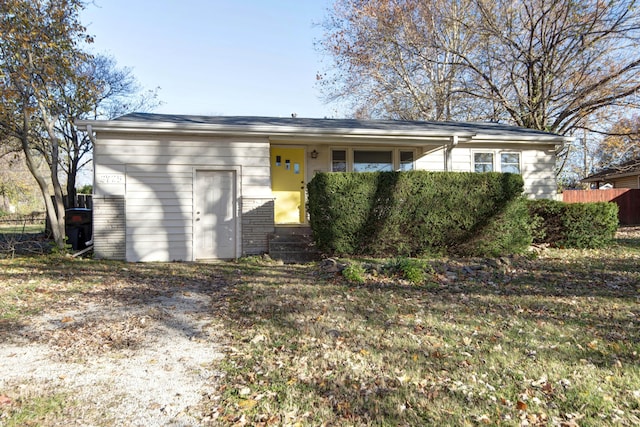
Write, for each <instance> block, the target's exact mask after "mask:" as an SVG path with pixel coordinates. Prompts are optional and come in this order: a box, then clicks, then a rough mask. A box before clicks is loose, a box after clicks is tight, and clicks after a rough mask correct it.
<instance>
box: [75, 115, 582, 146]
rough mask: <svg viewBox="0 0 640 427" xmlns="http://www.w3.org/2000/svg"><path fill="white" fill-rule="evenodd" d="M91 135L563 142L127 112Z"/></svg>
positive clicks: (329, 122) (518, 133) (449, 127)
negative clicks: (191, 134)
mask: <svg viewBox="0 0 640 427" xmlns="http://www.w3.org/2000/svg"><path fill="white" fill-rule="evenodd" d="M78 125H79V126H80V127H81V128H83V129H88V130H89V129H91V130H94V131H142V132H145V131H146V132H150V131H153V132H190V133H194V132H195V133H217V134H253V135H264V136H269V137H272V138H278V137H287V136H289V137H290V136H294V137H303V138H304V137H308V138H313V137H326V136H340V137H358V136H360V137H391V138H403V137H404V138H412V139H416V138H417V139H429V138H432V139H442V138H451V137H453V136H456V137H458V138H460V141H461V142H464V141H471V140H482V141H487V140H491V141H497V142H499V141H512V142H513V141H518V142H520V141H521V142H541V143H545V144H562V143H564V142H566V141H569V140H571V138H567V137H564V136H561V135H557V134H552V133H548V132H543V131H539V130H534V129H526V128H521V127H517V126H509V125H506V124H501V123H469V122H431V121H406V120H354V119H312V118H298V117H291V118H279V117H252V116H193V115H176V114H154V113H131V114H127V115H124V116H122V117H119V118H117V119H115V120H96V121H81V122H78Z"/></svg>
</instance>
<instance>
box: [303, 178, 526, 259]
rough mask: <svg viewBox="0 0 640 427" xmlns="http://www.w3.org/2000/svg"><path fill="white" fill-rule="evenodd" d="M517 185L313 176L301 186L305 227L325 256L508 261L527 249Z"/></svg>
mask: <svg viewBox="0 0 640 427" xmlns="http://www.w3.org/2000/svg"><path fill="white" fill-rule="evenodd" d="M523 185H524V184H523V180H522V177H521V176H520V175H514V174H500V173H483V174H478V173H469V172H427V171H411V172H378V173H319V174H316V176H315V177H314V178H313V180H312V181H311V182H310V183H309V185H308V192H309V201H308V212H309V217H310V225H311V229H312V231H313V235H314V239H315V241H316V244H317V247H318V248H319V249H320V250H321V251H324V252H325V253H332V254H340V255H372V256H416V255H422V254H426V253H434V252H435V253H442V252H450V253H464V254H469V255H481V254H491V255H499V254H504V253H516V252H521V251H523V250H524V249H525V248H526V247H528V246H529V245H530V243H531V237H530V236H531V235H530V232H529V231H528V230H529V227H528V218H529V217H528V211H527V209H526V207H523V201H522V200H520V195H521V194H522V190H523ZM483 234H484V236H485V238H479V237H478V236H482V235H483ZM498 235H499V236H498ZM496 237H500V239H496Z"/></svg>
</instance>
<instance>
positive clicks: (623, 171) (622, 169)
mask: <svg viewBox="0 0 640 427" xmlns="http://www.w3.org/2000/svg"><path fill="white" fill-rule="evenodd" d="M633 175H640V158H637V159H633V160H629V161H627V162H624V163H621V164H619V165H617V166H612V167H610V168H607V169H604V170H602V171H600V172H598V173H594V174H592V175H589V176H588V177H586V178H584V179H583V180H582V182H602V181H608V180H611V179H616V178H624V177H625V176H633Z"/></svg>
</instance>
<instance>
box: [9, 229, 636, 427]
mask: <svg viewBox="0 0 640 427" xmlns="http://www.w3.org/2000/svg"><path fill="white" fill-rule="evenodd" d="M639 262H640V240H638V239H637V238H636V237H626V238H620V239H619V240H618V243H617V244H616V245H615V246H613V247H611V248H607V249H604V250H580V251H578V250H571V251H569V250H551V249H547V250H545V251H544V252H543V254H542V255H541V256H540V257H539V258H537V259H527V258H516V259H509V260H507V259H505V260H503V262H498V263H494V262H485V261H483V260H450V259H434V260H429V261H428V262H427V264H429V265H430V266H431V268H432V271H433V272H429V273H428V274H427V275H426V277H425V278H426V280H425V281H424V282H423V284H422V285H414V284H411V282H410V281H408V280H401V279H397V278H389V277H382V276H374V275H367V276H366V277H365V281H364V283H354V282H348V281H346V280H345V279H344V278H343V277H342V276H341V275H340V274H336V273H328V272H326V271H324V270H323V269H322V268H319V267H318V266H316V265H311V264H310V265H291V266H288V265H285V266H281V265H275V264H269V263H267V264H263V263H261V262H259V261H258V260H249V261H244V262H242V261H241V262H238V263H222V264H209V265H207V264H123V263H115V262H104V261H88V260H66V259H61V258H59V257H40V258H20V259H15V260H0V334H12V333H14V331H15V330H16V329H18V328H19V327H20V325H21V324H26V323H28V322H29V319H30V318H31V317H32V316H33V315H34V314H36V313H38V312H41V311H44V310H49V309H55V307H56V306H57V305H61V304H65V302H66V301H68V300H71V301H72V300H74V299H77V298H87V297H91V295H96V294H97V293H99V292H109V289H111V287H113V285H114V284H116V283H117V284H119V285H118V291H117V292H122V293H123V297H125V295H126V297H130V294H131V293H135V291H136V289H137V288H141V287H144V288H146V289H152V288H153V287H154V286H162V287H167V286H169V287H170V286H176V287H177V286H180V284H181V283H185V281H190V282H204V283H206V282H207V281H210V280H213V279H212V278H214V277H215V278H216V280H219V279H220V278H221V277H224V280H225V281H226V286H223V287H216V288H214V290H212V292H214V294H213V303H212V307H211V318H212V323H216V324H221V325H224V327H222V328H220V333H219V336H217V337H215V339H217V340H219V341H220V342H221V344H222V345H223V349H224V351H225V353H226V358H225V359H224V360H223V361H222V362H218V364H216V365H214V366H213V367H212V368H213V369H216V370H218V371H220V372H221V373H222V375H221V378H219V379H218V380H217V381H218V384H217V387H218V388H217V393H214V394H212V395H210V396H205V399H204V400H203V402H202V403H201V405H200V407H199V408H197V412H198V414H199V416H200V420H201V423H202V424H203V425H238V426H240V425H265V426H266V425H296V424H297V425H564V426H575V425H579V426H590V425H638V424H640V263H639ZM123 281H124V282H126V283H127V284H128V288H127V291H126V292H125V291H124V290H123V287H122V282H123ZM129 288H130V289H129ZM114 292H115V291H114ZM2 394H3V390H0V396H2ZM26 404H27V403H26V402H25V405H26ZM70 404H71V402H70ZM4 410H5V409H4V408H3V407H2V405H0V411H4ZM52 411H60V408H59V406H58V405H57V404H56V405H55V406H54V408H53V409H52ZM54 415H55V414H54ZM48 416H49V418H50V417H51V416H52V415H51V414H49V415H48ZM49 418H47V417H45V415H42V418H41V420H44V419H47V420H48V419H49ZM54 418H55V417H54ZM0 421H1V418H0ZM36 423H37V421H36ZM41 424H44V425H48V424H47V422H43V423H41Z"/></svg>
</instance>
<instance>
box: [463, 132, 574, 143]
mask: <svg viewBox="0 0 640 427" xmlns="http://www.w3.org/2000/svg"><path fill="white" fill-rule="evenodd" d="M574 140H575V138H574V137H569V136H561V135H530V136H524V135H486V134H483V135H475V136H474V137H473V138H472V139H471V142H482V143H485V144H486V143H491V142H495V143H500V144H501V143H505V142H511V143H514V144H531V143H536V142H538V143H544V144H565V143H567V142H572V141H574Z"/></svg>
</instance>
